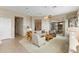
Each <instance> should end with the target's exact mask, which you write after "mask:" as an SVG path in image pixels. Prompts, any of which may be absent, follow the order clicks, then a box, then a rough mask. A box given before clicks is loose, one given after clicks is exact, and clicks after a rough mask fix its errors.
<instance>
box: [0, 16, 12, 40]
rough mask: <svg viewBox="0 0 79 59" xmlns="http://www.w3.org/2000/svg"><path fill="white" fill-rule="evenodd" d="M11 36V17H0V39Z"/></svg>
mask: <svg viewBox="0 0 79 59" xmlns="http://www.w3.org/2000/svg"><path fill="white" fill-rule="evenodd" d="M6 38H11V18H7V17H0V39H6Z"/></svg>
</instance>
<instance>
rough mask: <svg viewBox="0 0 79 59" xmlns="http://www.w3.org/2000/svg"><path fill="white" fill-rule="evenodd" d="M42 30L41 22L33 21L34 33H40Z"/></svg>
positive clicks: (38, 20) (39, 20)
mask: <svg viewBox="0 0 79 59" xmlns="http://www.w3.org/2000/svg"><path fill="white" fill-rule="evenodd" d="M41 28H42V21H41V19H36V20H35V31H40V30H41Z"/></svg>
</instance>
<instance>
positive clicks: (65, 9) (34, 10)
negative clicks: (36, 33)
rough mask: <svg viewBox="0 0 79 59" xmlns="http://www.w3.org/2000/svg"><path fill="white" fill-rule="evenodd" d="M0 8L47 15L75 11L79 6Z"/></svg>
mask: <svg viewBox="0 0 79 59" xmlns="http://www.w3.org/2000/svg"><path fill="white" fill-rule="evenodd" d="M1 8H4V9H8V10H12V11H16V12H19V13H23V14H25V15H29V16H47V15H60V14H64V13H69V12H73V11H77V10H78V9H79V6H3V7H1Z"/></svg>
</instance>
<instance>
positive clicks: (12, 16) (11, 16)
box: [0, 8, 30, 39]
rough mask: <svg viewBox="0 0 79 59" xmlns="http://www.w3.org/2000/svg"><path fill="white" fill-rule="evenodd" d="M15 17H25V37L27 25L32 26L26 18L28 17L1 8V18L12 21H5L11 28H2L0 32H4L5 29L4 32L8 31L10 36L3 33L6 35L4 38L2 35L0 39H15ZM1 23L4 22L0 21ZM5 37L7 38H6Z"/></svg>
mask: <svg viewBox="0 0 79 59" xmlns="http://www.w3.org/2000/svg"><path fill="white" fill-rule="evenodd" d="M15 16H19V17H23V18H24V19H23V35H25V31H26V25H27V24H28V25H29V24H30V23H29V22H30V21H29V18H28V17H26V16H27V15H23V14H20V13H17V12H13V11H10V10H5V9H2V8H0V17H2V18H8V19H10V20H7V19H6V20H3V21H6V22H7V24H8V25H11V27H10V26H8V25H5V27H4V28H0V32H2V30H3V29H4V31H6V32H7V34H8V35H7V34H6V32H4V33H2V34H5V35H3V36H1V35H2V34H0V37H2V39H7V38H14V37H15V27H14V26H15V20H14V19H15ZM27 20H28V21H27ZM1 21H2V20H0V22H1ZM6 22H5V24H6ZM3 24H4V23H3ZM6 27H7V28H6ZM6 29H7V30H6ZM4 36H6V37H5V38H4Z"/></svg>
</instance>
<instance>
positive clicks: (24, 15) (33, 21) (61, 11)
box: [0, 6, 79, 53]
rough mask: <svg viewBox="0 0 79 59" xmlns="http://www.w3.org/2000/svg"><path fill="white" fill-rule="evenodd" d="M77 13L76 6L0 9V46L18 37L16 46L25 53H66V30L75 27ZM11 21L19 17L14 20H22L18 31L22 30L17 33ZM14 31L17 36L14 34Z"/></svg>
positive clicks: (67, 49) (67, 48)
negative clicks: (23, 49)
mask: <svg viewBox="0 0 79 59" xmlns="http://www.w3.org/2000/svg"><path fill="white" fill-rule="evenodd" d="M78 10H79V7H78V6H77V7H74V6H68V7H67V6H64V7H62V6H43V7H41V6H39V7H36V6H33V7H32V6H30V7H29V6H26V7H8V6H7V7H0V16H1V17H0V18H1V20H0V21H1V26H0V29H2V30H0V32H1V35H0V36H1V42H2V43H1V44H3V41H6V40H7V39H15V38H17V36H16V35H17V34H18V36H19V37H21V38H19V39H18V40H19V41H18V42H19V43H20V44H21V45H22V46H23V47H24V48H25V49H26V50H27V51H29V52H33V53H34V52H35V53H36V52H39V53H43V52H44V53H45V52H48V53H54V52H55V53H56V52H57V53H58V52H60V53H64V52H66V53H67V52H69V42H70V41H69V32H68V29H69V28H71V27H76V28H78V27H79V24H78V22H79V21H78V18H79V15H78V14H79V11H78ZM15 17H19V18H16V19H17V20H20V19H23V21H18V23H20V22H22V26H19V27H18V28H19V29H22V30H21V33H20V31H19V29H15V27H16V24H15V23H16V21H15ZM6 19H7V20H8V21H6ZM18 23H17V24H18ZM2 25H3V26H2ZM7 27H8V28H7ZM5 28H7V29H6V31H5ZM16 28H17V27H16ZM3 29H4V30H3ZM16 30H17V31H19V32H18V33H15V32H16ZM29 32H30V33H29ZM19 33H20V34H19ZM29 34H30V35H29ZM38 36H39V38H37V37H38ZM36 38H37V39H36ZM15 41H17V40H16V39H15ZM27 43H28V45H27ZM52 46H53V47H52ZM6 48H7V47H6ZM46 48H47V49H46ZM56 48H57V49H56ZM7 49H8V48H7ZM6 51H7V50H6ZM73 51H74V49H73ZM78 51H79V50H78ZM78 51H77V52H78ZM3 52H4V51H3ZM11 52H12V51H11ZM74 52H75V51H74Z"/></svg>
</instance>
